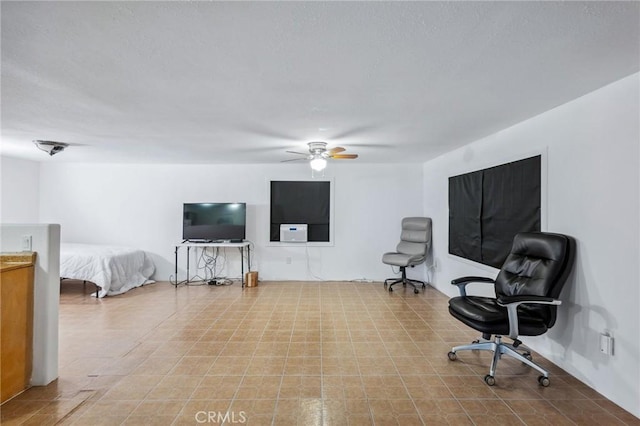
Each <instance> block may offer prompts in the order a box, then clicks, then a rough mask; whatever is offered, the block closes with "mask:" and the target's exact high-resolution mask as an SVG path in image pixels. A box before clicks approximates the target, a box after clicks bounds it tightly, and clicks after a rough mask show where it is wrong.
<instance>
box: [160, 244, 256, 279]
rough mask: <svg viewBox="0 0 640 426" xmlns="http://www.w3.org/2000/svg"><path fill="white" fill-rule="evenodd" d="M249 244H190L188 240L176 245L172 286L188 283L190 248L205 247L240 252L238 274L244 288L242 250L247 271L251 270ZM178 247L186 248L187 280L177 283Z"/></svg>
mask: <svg viewBox="0 0 640 426" xmlns="http://www.w3.org/2000/svg"><path fill="white" fill-rule="evenodd" d="M250 245H251V243H250V242H248V241H242V242H239V243H232V242H224V241H209V242H204V241H203V242H191V241H189V240H185V241H183V242H182V243H180V244H176V250H175V255H176V260H175V264H174V266H175V274H176V275H175V277H176V282H175V283H173V285H175V286H176V287H178V285H179V284H188V283H190V282H191V281H190V279H189V252H190V251H191V247H201V248H206V247H218V248H229V247H233V248H237V249H238V250H240V269H241V270H240V273H241V275H240V276H241V281H242V288H244V284H245V283H244V250H245V249H246V250H247V270H250V269H251V248H250ZM180 247H186V248H187V279H186V280H182V281H178V251H179V250H180Z"/></svg>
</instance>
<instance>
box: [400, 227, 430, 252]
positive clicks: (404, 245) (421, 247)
mask: <svg viewBox="0 0 640 426" xmlns="http://www.w3.org/2000/svg"><path fill="white" fill-rule="evenodd" d="M430 245H431V218H428V217H405V218H404V219H402V233H401V234H400V243H399V244H398V246H397V247H396V251H397V252H398V253H403V254H409V255H412V256H414V255H419V256H426V254H427V251H428V249H429V246H430Z"/></svg>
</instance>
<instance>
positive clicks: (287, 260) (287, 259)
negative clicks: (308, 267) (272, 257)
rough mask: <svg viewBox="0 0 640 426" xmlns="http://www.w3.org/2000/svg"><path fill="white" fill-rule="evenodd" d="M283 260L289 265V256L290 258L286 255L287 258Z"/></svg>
mask: <svg viewBox="0 0 640 426" xmlns="http://www.w3.org/2000/svg"><path fill="white" fill-rule="evenodd" d="M285 261H286V262H287V265H291V258H290V257H287V258H286V259H285Z"/></svg>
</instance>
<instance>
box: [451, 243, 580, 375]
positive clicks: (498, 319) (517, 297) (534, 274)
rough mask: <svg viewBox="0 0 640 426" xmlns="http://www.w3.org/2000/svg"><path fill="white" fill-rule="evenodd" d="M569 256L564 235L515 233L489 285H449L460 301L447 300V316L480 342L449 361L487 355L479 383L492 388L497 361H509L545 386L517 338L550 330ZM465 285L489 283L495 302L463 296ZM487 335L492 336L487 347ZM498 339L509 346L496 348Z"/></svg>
mask: <svg viewBox="0 0 640 426" xmlns="http://www.w3.org/2000/svg"><path fill="white" fill-rule="evenodd" d="M575 250H576V244H575V240H574V239H573V238H571V237H569V236H566V235H560V234H550V233H542V232H532V233H520V234H517V235H516V236H515V238H514V240H513V246H512V248H511V252H510V254H509V256H508V257H507V259H506V260H505V262H504V264H503V265H502V269H501V270H500V273H499V274H498V276H497V277H496V279H495V280H492V279H490V278H482V277H464V278H458V279H456V280H453V281H452V282H451V284H453V285H456V286H458V289H459V290H460V296H458V297H454V298H452V299H451V300H449V312H450V313H451V315H453V316H454V317H455V318H456V319H458V320H460V321H462V322H463V323H465V324H466V325H468V326H469V327H471V328H473V329H475V330H477V331H479V332H481V333H482V341H480V340H476V341H474V342H473V343H471V344H470V345H464V346H456V347H454V348H452V349H451V352H449V354H448V355H449V359H450V360H452V361H453V360H455V359H457V357H458V355H457V352H458V351H463V350H486V351H492V352H493V361H492V362H491V368H490V369H489V374H487V375H486V376H485V377H484V381H485V383H487V384H488V385H489V386H493V385H494V384H495V373H496V367H497V364H498V360H499V359H500V357H501V356H502V355H509V356H511V357H513V358H515V359H517V360H519V361H522V362H523V363H525V364H527V365H528V366H530V367H532V368H534V369H535V370H537V371H538V372H540V373H541V376H539V377H538V383H539V384H540V385H542V386H545V387H546V386H549V383H550V382H549V373H548V371H546V370H545V369H543V368H542V367H540V366H539V365H537V364H536V363H534V362H533V361H532V360H531V352H530V351H529V349H528V348H526V347H525V346H524V345H522V342H521V341H520V340H518V337H519V336H539V335H541V334H544V333H546V332H547V330H548V329H550V328H551V327H553V325H554V324H555V322H556V310H557V308H556V306H557V305H559V304H560V303H561V302H560V300H558V297H559V295H560V291H561V290H562V287H563V285H564V283H565V281H566V280H567V277H568V276H569V273H570V272H571V268H572V267H573V262H574V259H575ZM471 282H485V283H493V284H494V286H495V292H496V297H495V298H491V297H478V296H467V294H466V290H465V287H466V285H467V284H469V283H471ZM491 335H494V336H495V338H494V340H493V341H491V340H490V339H491ZM502 336H508V337H509V338H510V339H512V340H513V343H511V344H509V343H504V342H502Z"/></svg>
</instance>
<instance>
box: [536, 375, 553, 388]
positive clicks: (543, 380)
mask: <svg viewBox="0 0 640 426" xmlns="http://www.w3.org/2000/svg"><path fill="white" fill-rule="evenodd" d="M538 383H539V384H540V386H542V387H545V388H546V387H547V386H549V385H550V384H551V382H550V381H549V378H548V377H544V376H540V377H538Z"/></svg>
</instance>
